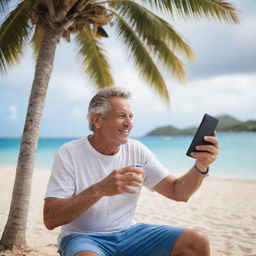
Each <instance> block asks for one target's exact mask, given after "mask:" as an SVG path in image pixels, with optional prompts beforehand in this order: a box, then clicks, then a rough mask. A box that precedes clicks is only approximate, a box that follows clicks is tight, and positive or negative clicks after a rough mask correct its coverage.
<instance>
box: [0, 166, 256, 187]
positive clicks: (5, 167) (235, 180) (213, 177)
mask: <svg viewBox="0 0 256 256" xmlns="http://www.w3.org/2000/svg"><path fill="white" fill-rule="evenodd" d="M7 169H9V170H11V171H12V172H15V171H16V165H1V164H0V172H1V171H3V170H7ZM38 171H39V172H48V173H50V172H51V169H50V168H46V167H35V168H34V172H38ZM34 172H33V174H34ZM170 174H172V175H174V176H177V177H179V176H182V175H183V174H185V171H183V172H181V171H180V172H179V171H173V172H170ZM208 178H210V179H216V180H226V181H230V182H237V181H238V182H249V183H255V182H256V177H255V178H254V177H253V178H245V177H243V178H242V177H232V178H231V177H228V176H224V175H223V176H222V177H221V176H214V175H212V174H211V173H209V176H208Z"/></svg>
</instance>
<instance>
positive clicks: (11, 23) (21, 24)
mask: <svg viewBox="0 0 256 256" xmlns="http://www.w3.org/2000/svg"><path fill="white" fill-rule="evenodd" d="M30 12H31V6H30V3H29V1H23V2H21V3H20V4H19V5H18V6H17V7H16V9H15V10H13V11H12V12H11V13H10V15H9V16H8V17H7V18H6V20H5V21H4V22H3V23H2V25H1V27H0V71H6V69H7V66H8V65H13V64H15V63H16V62H17V61H18V60H19V57H20V55H21V54H22V53H23V48H24V45H25V43H26V41H27V39H28V37H29V34H30V32H31V29H32V24H31V23H30V22H29V18H30Z"/></svg>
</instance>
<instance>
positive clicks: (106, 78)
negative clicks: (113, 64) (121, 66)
mask: <svg viewBox="0 0 256 256" xmlns="http://www.w3.org/2000/svg"><path fill="white" fill-rule="evenodd" d="M76 42H77V43H78V45H79V47H80V49H79V55H80V56H82V58H83V59H82V61H83V65H84V68H85V71H86V72H87V73H88V74H89V75H90V78H91V79H92V80H94V82H95V84H96V86H97V87H98V88H104V87H109V86H112V85H113V84H114V82H113V78H112V75H111V72H110V65H109V63H108V61H107V58H106V56H105V55H104V52H103V49H102V48H101V45H100V43H99V40H98V39H97V38H95V37H94V34H93V32H92V31H91V29H90V27H89V25H86V26H85V28H84V29H83V30H82V31H81V32H79V34H78V35H77V36H76Z"/></svg>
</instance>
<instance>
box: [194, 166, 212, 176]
mask: <svg viewBox="0 0 256 256" xmlns="http://www.w3.org/2000/svg"><path fill="white" fill-rule="evenodd" d="M194 170H195V171H196V172H197V173H198V174H199V175H201V176H204V177H205V176H208V175H209V167H207V169H206V171H205V172H202V171H200V170H199V169H198V168H197V166H196V165H194Z"/></svg>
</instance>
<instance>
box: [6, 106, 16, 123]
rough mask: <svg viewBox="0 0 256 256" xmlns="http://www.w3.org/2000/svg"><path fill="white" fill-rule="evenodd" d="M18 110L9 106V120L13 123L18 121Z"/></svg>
mask: <svg viewBox="0 0 256 256" xmlns="http://www.w3.org/2000/svg"><path fill="white" fill-rule="evenodd" d="M17 112H18V111H17V108H16V107H15V106H9V107H8V113H9V118H10V120H12V121H16V120H17Z"/></svg>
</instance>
